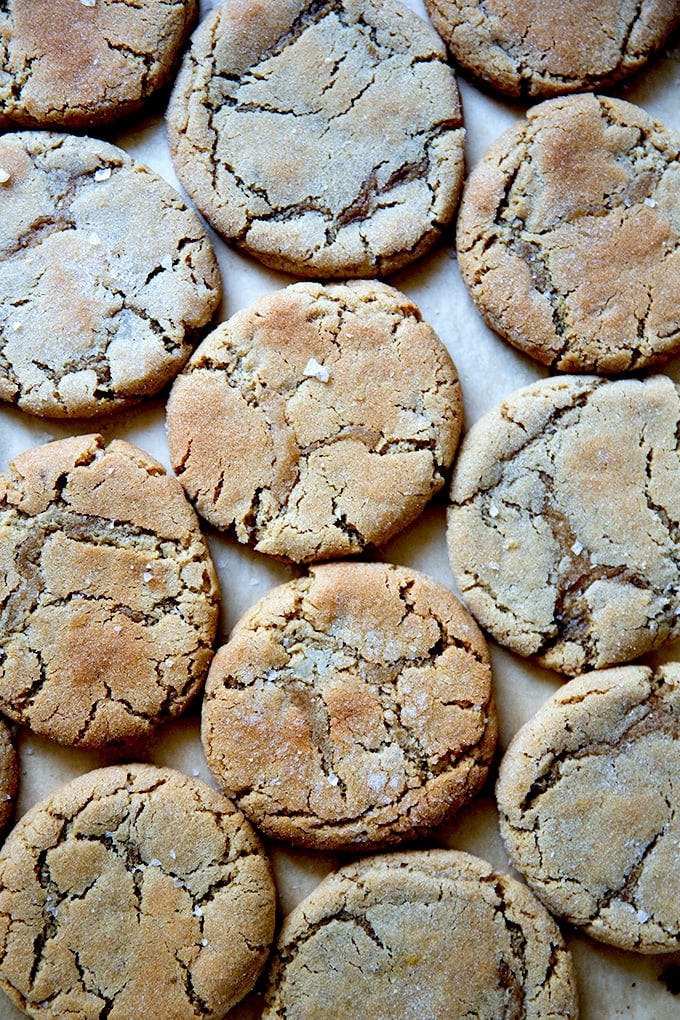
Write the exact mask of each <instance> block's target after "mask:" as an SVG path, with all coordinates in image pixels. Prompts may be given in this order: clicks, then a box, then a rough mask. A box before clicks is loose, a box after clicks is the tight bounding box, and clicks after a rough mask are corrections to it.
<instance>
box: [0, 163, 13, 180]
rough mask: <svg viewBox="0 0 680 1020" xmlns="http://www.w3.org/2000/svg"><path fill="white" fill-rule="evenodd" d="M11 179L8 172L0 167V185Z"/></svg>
mask: <svg viewBox="0 0 680 1020" xmlns="http://www.w3.org/2000/svg"><path fill="white" fill-rule="evenodd" d="M11 179H12V175H11V173H10V172H9V170H5V168H4V166H0V184H8V183H9V181H11Z"/></svg>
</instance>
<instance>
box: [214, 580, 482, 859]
mask: <svg viewBox="0 0 680 1020" xmlns="http://www.w3.org/2000/svg"><path fill="white" fill-rule="evenodd" d="M202 737H203V746H204V749H205V752H206V757H207V759H208V764H209V766H210V769H211V771H212V773H213V775H214V776H215V778H216V779H217V781H218V783H220V785H221V786H222V787H223V788H224V789H225V791H226V792H227V793H228V794H229V795H230V796H233V797H234V799H235V800H236V802H237V804H238V805H239V807H240V808H241V809H242V810H243V811H244V812H245V813H246V814H247V815H248V817H249V818H251V819H252V821H253V822H255V824H256V825H257V826H258V827H259V828H260V829H262V831H263V832H265V833H266V834H267V835H269V836H272V837H274V838H276V839H283V840H286V841H287V842H292V843H297V844H299V845H302V846H313V847H327V848H330V847H333V848H340V847H347V848H349V847H352V846H374V847H377V846H386V845H389V844H394V843H397V842H400V841H402V842H403V841H404V840H406V839H410V838H413V837H415V836H418V835H421V834H422V833H424V832H426V831H427V830H428V829H431V828H433V827H434V826H435V825H439V824H440V822H443V821H444V820H445V819H446V818H447V817H448V816H450V815H451V814H452V813H453V812H454V811H455V810H456V809H457V808H459V807H460V806H461V805H462V804H464V803H465V802H466V801H468V800H469V799H470V798H471V797H472V796H474V794H475V793H477V792H478V790H479V789H480V787H481V786H482V784H483V783H484V780H485V779H486V776H487V773H488V769H489V765H490V762H491V759H492V757H493V752H494V748H495V743H496V713H495V708H494V704H493V696H492V691H491V666H490V661H489V655H488V651H487V648H486V645H485V642H484V639H483V637H482V635H481V634H480V632H479V630H478V628H477V627H476V626H475V623H474V621H473V620H472V619H471V618H470V616H469V615H468V614H467V613H466V612H465V610H464V609H463V607H462V606H461V604H460V602H458V600H457V599H456V598H455V597H454V596H453V595H452V594H451V592H450V591H448V589H446V588H444V587H443V586H442V585H440V584H437V583H436V582H435V581H433V580H431V579H430V578H429V577H425V576H424V575H423V574H418V573H416V572H415V571H413V570H408V569H406V568H405V567H395V566H392V565H390V564H383V563H361V564H358V563H336V564H327V565H325V566H321V567H315V568H313V569H312V570H311V572H310V574H309V576H307V577H304V578H300V579H299V580H296V581H291V582H290V583H289V584H285V585H282V586H281V587H279V588H275V589H274V591H273V592H270V594H269V595H267V596H266V597H265V598H264V599H262V600H261V601H260V602H258V603H257V605H255V606H254V607H253V608H252V609H250V610H249V612H248V613H246V615H245V616H244V617H243V618H242V619H241V621H240V622H239V623H238V624H237V626H236V628H235V630H234V633H233V634H232V637H231V640H230V641H229V642H228V644H226V645H225V646H224V647H222V648H221V649H220V650H219V651H218V652H217V654H216V656H215V659H214V662H213V664H212V667H211V669H210V673H209V676H208V681H207V685H206V692H205V699H204V702H203V713H202Z"/></svg>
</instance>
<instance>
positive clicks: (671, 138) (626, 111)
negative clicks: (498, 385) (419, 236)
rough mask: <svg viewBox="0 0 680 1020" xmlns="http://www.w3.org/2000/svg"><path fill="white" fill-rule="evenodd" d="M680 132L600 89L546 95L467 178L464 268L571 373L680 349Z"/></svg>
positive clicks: (505, 316) (523, 333) (638, 362)
mask: <svg viewBox="0 0 680 1020" xmlns="http://www.w3.org/2000/svg"><path fill="white" fill-rule="evenodd" d="M679 155H680V135H677V134H676V133H675V132H673V131H670V130H669V129H668V128H666V127H664V125H663V124H659V123H658V122H656V121H654V120H652V118H651V117H650V116H649V115H648V114H647V113H645V112H644V110H641V109H639V108H638V107H636V106H633V105H632V104H630V103H624V102H622V101H621V100H619V99H609V98H604V97H597V96H593V95H581V96H571V97H569V98H566V99H554V100H551V101H550V102H546V103H541V104H540V105H539V106H536V107H534V108H533V109H531V110H529V112H528V114H527V118H526V120H524V119H523V120H521V121H520V122H519V123H518V124H517V125H516V126H515V127H513V128H511V129H510V131H508V132H507V133H506V134H504V135H503V136H502V137H501V138H500V139H499V140H498V141H497V142H496V143H495V144H494V145H493V146H492V148H491V149H490V150H489V152H487V154H486V155H485V156H484V158H483V159H482V161H481V162H480V163H479V164H478V165H477V167H476V168H475V170H474V172H473V173H472V175H471V176H470V179H469V181H468V183H467V185H466V189H465V195H464V198H463V203H462V205H461V211H460V216H459V219H458V237H457V244H458V258H459V264H460V269H461V272H462V274H463V278H464V280H465V282H466V284H467V286H468V288H469V289H470V293H471V295H472V297H473V299H474V301H475V303H476V304H477V306H478V308H479V310H480V311H481V313H482V315H483V316H484V318H485V319H486V321H487V322H488V323H489V325H490V326H492V327H493V329H495V330H496V331H497V332H498V333H500V335H501V336H502V337H503V338H504V339H506V340H508V341H509V342H510V343H511V344H514V346H515V347H519V348H520V350H523V351H526V352H527V353H528V354H530V355H531V356H532V357H534V358H537V359H538V360H539V361H541V362H543V363H544V364H546V365H550V366H551V367H553V368H556V369H560V370H565V371H581V370H583V371H588V372H626V371H631V370H637V369H639V368H642V367H643V366H645V365H649V364H652V363H654V362H658V361H659V360H660V359H662V358H664V357H668V356H669V355H670V354H673V353H674V352H675V351H677V350H678V348H679V347H680V316H679V315H678V303H677V301H676V295H677V294H678V292H679V291H680V209H679V208H678V203H677V193H678V188H679V187H680V159H679Z"/></svg>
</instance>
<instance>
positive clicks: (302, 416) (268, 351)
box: [167, 281, 462, 562]
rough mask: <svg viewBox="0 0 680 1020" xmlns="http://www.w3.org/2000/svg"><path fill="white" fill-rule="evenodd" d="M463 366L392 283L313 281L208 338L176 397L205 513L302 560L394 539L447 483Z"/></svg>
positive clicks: (191, 489)
mask: <svg viewBox="0 0 680 1020" xmlns="http://www.w3.org/2000/svg"><path fill="white" fill-rule="evenodd" d="M461 417H462V402H461V394H460V386H459V383H458V376H457V374H456V369H455V366H454V364H453V362H452V361H451V358H450V357H449V355H448V353H447V351H446V348H445V347H444V346H443V344H442V343H441V341H440V340H439V338H438V337H437V335H436V334H435V332H434V330H433V329H432V328H431V327H430V326H428V325H427V323H426V322H423V320H422V317H421V314H420V312H419V310H418V308H417V307H416V306H415V305H414V304H413V302H412V301H410V300H409V299H408V298H407V297H405V296H404V295H403V294H400V293H399V291H396V290H393V289H392V288H391V287H387V286H385V284H381V283H377V282H376V281H357V282H354V283H350V284H333V285H329V286H322V285H321V284H317V283H299V284H295V285H293V286H291V287H287V288H286V289H285V290H281V291H276V292H274V293H273V294H269V295H267V296H266V297H264V298H262V299H261V300H260V301H258V302H256V303H255V304H254V305H253V306H252V307H250V308H248V309H245V310H244V311H242V312H239V313H238V314H237V315H235V316H233V318H231V319H230V320H229V321H228V322H226V323H223V324H222V325H221V326H219V327H218V328H217V329H216V330H215V331H214V332H213V333H211V334H210V336H209V337H207V338H206V340H204V342H203V343H202V344H201V345H200V347H199V348H198V350H197V351H196V353H195V354H194V355H193V357H192V358H191V360H190V361H189V363H188V365H187V366H186V368H185V369H184V371H183V372H182V373H181V375H180V376H179V377H178V378H177V379H176V381H175V383H174V385H173V388H172V392H171V394H170V399H169V401H168V408H167V426H168V444H169V448H170V458H171V461H172V465H173V467H174V469H175V472H176V474H177V477H178V478H179V480H180V481H181V483H182V485H183V486H184V488H185V490H186V492H187V495H188V496H189V498H190V499H191V500H192V502H193V503H194V505H195V507H196V509H197V510H198V512H199V513H200V514H201V515H202V516H203V517H205V518H206V519H207V520H208V521H210V523H211V524H213V525H215V526H216V527H218V528H221V529H225V530H227V529H233V531H234V533H235V535H236V537H237V538H238V539H239V541H241V542H245V543H248V544H249V545H252V546H253V547H254V548H255V549H257V550H258V551H259V552H263V553H267V554H269V555H271V556H278V557H281V558H285V559H290V560H294V561H296V562H311V561H314V560H322V559H330V558H337V557H339V556H348V555H351V554H353V553H358V552H361V551H362V550H363V549H364V548H366V546H370V545H376V544H380V543H383V542H386V541H387V540H388V539H389V538H391V537H392V536H393V535H394V534H396V533H397V532H398V531H400V530H401V529H402V528H404V527H405V526H406V525H407V524H409V523H410V522H411V521H412V520H413V519H414V518H415V517H417V516H418V514H419V513H420V512H421V511H422V510H423V509H424V507H425V505H426V503H427V502H428V500H429V499H430V497H431V496H432V495H434V493H435V492H437V491H438V490H439V489H440V488H441V486H442V485H443V483H444V477H445V474H446V473H447V471H448V468H449V467H450V465H451V462H452V460H453V455H454V452H455V449H456V445H457V442H458V436H459V432H460V425H461Z"/></svg>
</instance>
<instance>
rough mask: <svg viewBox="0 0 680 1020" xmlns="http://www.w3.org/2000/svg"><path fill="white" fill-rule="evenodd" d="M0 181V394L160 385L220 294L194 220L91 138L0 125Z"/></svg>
mask: <svg viewBox="0 0 680 1020" xmlns="http://www.w3.org/2000/svg"><path fill="white" fill-rule="evenodd" d="M71 6H73V7H77V6H79V4H77V3H72V4H71ZM117 6H122V5H117ZM159 6H166V5H163V4H160V5H159ZM0 182H2V183H0V399H2V400H7V401H11V402H13V403H16V404H18V405H19V407H21V408H22V409H23V410H24V411H29V412H30V413H31V414H37V415H44V416H47V417H56V418H67V417H73V416H74V415H79V416H92V415H97V414H104V413H107V412H110V411H115V410H118V409H120V408H125V407H129V406H130V405H131V404H132V403H134V402H135V401H136V400H138V399H139V398H140V397H143V396H149V395H150V394H153V393H157V392H158V391H159V390H160V389H161V388H162V387H163V386H165V384H166V383H168V382H169V381H170V380H171V379H172V378H173V377H174V376H175V375H176V374H177V372H178V371H179V370H180V368H181V367H182V365H183V364H184V362H185V361H186V359H187V358H188V357H189V354H190V353H191V350H192V349H193V347H194V346H195V344H196V342H197V340H198V338H199V336H200V335H201V332H202V328H203V327H204V326H206V325H207V324H208V322H209V321H210V319H211V318H212V315H213V312H214V311H215V309H216V307H217V305H218V304H219V300H220V290H221V287H220V276H219V270H218V268H217V262H216V259H215V255H214V253H213V250H212V247H211V245H210V241H209V240H208V236H207V234H206V232H205V230H204V228H203V227H202V225H201V223H200V222H199V220H198V217H197V216H196V215H195V213H193V212H191V211H190V210H189V209H188V208H187V207H186V206H185V205H184V203H183V202H182V200H181V199H180V197H179V195H178V194H177V192H176V191H174V189H173V188H171V187H170V185H169V184H167V183H166V182H165V181H163V180H162V179H161V178H160V177H158V176H157V175H156V174H154V173H152V172H151V171H150V170H148V169H147V168H146V167H144V166H142V165H141V164H140V163H138V162H137V161H136V160H133V159H132V158H131V157H130V156H128V155H127V154H126V153H125V152H123V150H122V149H118V148H116V147H115V146H113V145H108V144H107V143H106V142H101V141H98V140H96V139H93V138H77V137H75V136H73V135H57V134H50V133H47V132H19V133H17V134H9V135H4V136H2V137H0Z"/></svg>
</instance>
